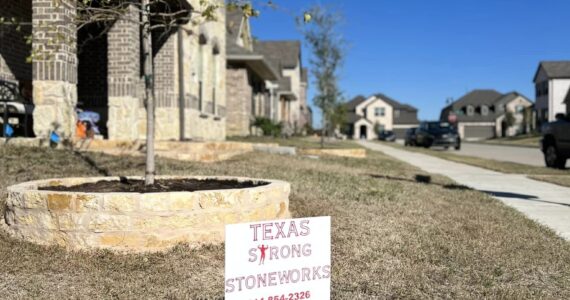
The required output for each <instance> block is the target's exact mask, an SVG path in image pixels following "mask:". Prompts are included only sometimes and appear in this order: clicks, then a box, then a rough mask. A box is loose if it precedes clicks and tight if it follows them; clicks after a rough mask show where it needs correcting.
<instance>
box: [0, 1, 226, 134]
mask: <svg viewBox="0 0 570 300" xmlns="http://www.w3.org/2000/svg"><path fill="white" fill-rule="evenodd" d="M220 1H221V0H220ZM6 2H8V3H6V4H5V5H3V10H2V16H5V17H8V18H11V17H15V18H18V19H20V20H22V21H24V22H31V24H32V26H31V27H30V26H24V29H23V32H22V33H18V32H16V31H14V30H13V28H9V29H8V30H4V31H3V32H1V33H0V34H2V36H1V38H2V43H0V80H6V81H11V82H14V83H17V84H19V85H20V86H27V85H29V86H32V87H33V99H32V101H33V103H34V105H35V108H34V113H33V119H34V128H33V129H34V132H35V134H36V135H37V136H39V137H45V136H47V134H48V132H49V131H50V130H53V129H54V124H57V126H58V131H59V132H60V133H61V134H62V135H63V136H64V137H71V136H72V135H73V133H74V126H75V120H76V112H75V110H76V108H80V109H85V110H92V111H96V112H98V113H100V114H101V117H102V121H101V122H100V127H101V130H102V133H103V135H104V137H105V138H107V139H113V140H136V139H144V138H145V132H146V120H145V118H146V110H145V108H144V103H143V93H144V82H143V78H142V76H141V70H142V66H141V61H142V59H141V50H140V49H141V31H140V29H139V25H138V24H136V23H134V22H128V21H126V20H125V19H140V15H139V13H138V11H137V9H136V8H135V7H134V6H131V7H130V8H129V10H128V12H127V14H128V16H126V18H124V19H119V20H117V21H116V22H114V23H112V24H109V25H108V23H107V24H93V25H89V26H85V27H83V28H82V29H81V30H79V31H78V30H77V26H76V25H75V24H74V23H73V20H74V19H75V16H76V15H77V13H78V11H77V8H76V1H71V0H60V1H52V0H28V1H19V0H18V1H16V0H7V1H6ZM56 2H59V5H57V4H56ZM199 2H200V1H199V0H189V1H179V2H176V3H180V5H181V6H182V7H180V8H179V9H182V8H184V9H191V8H194V7H199ZM216 13H217V18H218V21H215V22H205V23H204V22H201V23H200V24H194V23H192V22H190V23H188V24H185V25H182V26H180V27H179V28H177V29H174V30H169V31H168V32H164V30H163V31H154V32H153V53H154V73H155V96H156V104H157V108H156V126H157V127H156V138H157V140H179V139H192V140H223V139H225V135H226V134H225V132H226V124H225V115H226V101H225V99H226V95H225V87H226V83H225V80H226V76H225V70H226V58H225V49H226V45H225V12H223V11H221V10H220V11H218V12H216ZM46 24H47V26H46ZM51 24H63V25H61V26H57V27H56V26H50V25H51ZM109 26H110V27H109ZM28 33H33V41H32V43H31V45H28V44H26V43H25V42H24V36H25V35H26V34H28ZM94 36H95V37H98V38H96V39H93V40H92V37H94ZM60 37H63V38H60ZM6 41H10V42H9V43H8V42H6ZM65 41H71V42H65ZM32 49H34V51H35V55H34V59H33V61H32V63H31V64H26V63H25V61H26V57H27V56H28V55H29V53H30V52H31V50H32Z"/></svg>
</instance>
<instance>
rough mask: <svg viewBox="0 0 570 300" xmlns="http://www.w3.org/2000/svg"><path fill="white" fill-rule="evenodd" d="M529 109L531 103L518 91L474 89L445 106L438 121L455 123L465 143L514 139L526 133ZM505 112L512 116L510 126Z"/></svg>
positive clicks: (530, 109)
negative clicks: (506, 138)
mask: <svg viewBox="0 0 570 300" xmlns="http://www.w3.org/2000/svg"><path fill="white" fill-rule="evenodd" d="M532 107H533V103H532V101H530V100H529V99H528V98H527V97H525V96H523V95H521V94H519V93H517V92H510V93H507V94H501V93H499V92H497V91H495V90H474V91H471V92H469V93H467V94H466V95H464V96H463V97H461V98H460V99H459V100H457V101H455V102H453V103H451V104H449V105H448V106H446V107H445V108H444V109H443V110H442V112H441V117H440V120H441V121H443V122H450V123H453V124H455V125H456V126H457V130H458V132H459V135H460V136H461V138H462V139H465V140H482V139H489V138H494V137H506V136H515V135H518V134H521V133H524V132H526V131H527V127H528V124H529V123H531V121H530V120H529V119H532V114H531V115H530V117H529V114H528V112H529V111H532ZM508 113H510V114H511V116H512V117H513V120H512V122H513V124H512V126H509V124H508V123H509V122H508V121H507V114H508Z"/></svg>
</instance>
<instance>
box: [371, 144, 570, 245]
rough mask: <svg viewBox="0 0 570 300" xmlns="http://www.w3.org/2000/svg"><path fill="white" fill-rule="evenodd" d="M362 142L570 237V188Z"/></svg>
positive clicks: (568, 238) (569, 238) (565, 237)
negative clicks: (491, 197)
mask: <svg viewBox="0 0 570 300" xmlns="http://www.w3.org/2000/svg"><path fill="white" fill-rule="evenodd" d="M360 144H361V145H362V146H364V147H366V148H368V149H370V150H375V151H381V152H384V153H385V154H387V155H389V156H392V157H394V158H397V159H399V160H402V161H404V162H407V163H409V164H411V165H414V166H416V167H418V168H420V169H422V170H424V171H426V172H429V173H434V174H441V175H444V176H447V177H449V178H451V179H453V180H455V181H456V182H457V183H459V184H462V185H465V186H468V187H471V188H473V189H476V190H479V191H482V192H485V193H488V194H490V195H492V196H493V197H495V198H497V199H499V200H501V201H502V202H504V203H505V204H507V205H509V206H511V207H513V208H515V209H517V210H519V211H521V212H522V213H524V214H525V215H526V216H528V217H529V218H531V219H533V220H535V221H537V222H539V223H541V224H543V225H545V226H548V227H550V228H552V229H553V230H554V231H555V232H556V233H558V234H559V235H560V236H562V237H563V238H564V239H566V240H570V188H565V187H562V186H558V185H554V184H550V183H545V182H541V181H536V180H531V179H528V178H527V177H526V176H525V175H512V174H503V173H499V172H494V171H490V170H486V169H482V168H477V167H472V166H468V165H464V164H460V163H455V162H451V161H447V160H444V159H440V158H436V157H433V156H429V155H426V154H421V153H415V152H410V151H405V150H399V149H396V148H393V147H390V146H384V145H381V144H378V143H373V142H365V141H361V142H360Z"/></svg>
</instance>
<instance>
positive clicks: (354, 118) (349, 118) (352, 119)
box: [346, 112, 372, 124]
mask: <svg viewBox="0 0 570 300" xmlns="http://www.w3.org/2000/svg"><path fill="white" fill-rule="evenodd" d="M360 120H364V121H366V122H367V123H368V124H372V122H370V121H369V120H367V119H365V118H364V117H363V116H361V115H357V114H355V113H353V112H349V113H347V114H346V122H347V123H348V124H354V123H356V122H358V121H360Z"/></svg>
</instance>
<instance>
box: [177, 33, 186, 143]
mask: <svg viewBox="0 0 570 300" xmlns="http://www.w3.org/2000/svg"><path fill="white" fill-rule="evenodd" d="M183 37H184V33H183V29H182V28H181V27H179V28H178V107H179V119H180V141H184V139H185V136H186V134H185V132H184V129H185V128H184V127H185V126H184V124H185V123H186V120H185V114H184V111H185V108H186V107H185V101H184V100H185V99H184V96H185V95H186V92H185V90H184V62H183V60H184V59H183V57H184V42H183Z"/></svg>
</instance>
